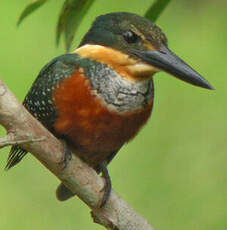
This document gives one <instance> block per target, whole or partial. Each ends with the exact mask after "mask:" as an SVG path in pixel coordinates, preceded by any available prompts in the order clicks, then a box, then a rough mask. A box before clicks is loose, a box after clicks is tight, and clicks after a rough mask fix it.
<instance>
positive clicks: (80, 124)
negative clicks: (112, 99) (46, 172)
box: [55, 107, 151, 165]
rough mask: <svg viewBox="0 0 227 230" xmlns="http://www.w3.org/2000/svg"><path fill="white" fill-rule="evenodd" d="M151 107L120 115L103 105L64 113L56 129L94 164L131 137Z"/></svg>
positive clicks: (145, 118)
mask: <svg viewBox="0 0 227 230" xmlns="http://www.w3.org/2000/svg"><path fill="white" fill-rule="evenodd" d="M150 112H151V109H150V107H148V108H147V109H145V110H144V111H138V112H135V113H132V114H128V115H123V114H116V113H114V112H109V111H108V110H106V109H103V110H100V111H99V112H98V113H96V114H95V113H94V111H93V110H92V109H89V110H87V111H83V112H81V113H80V112H78V114H77V115H76V116H75V117H74V118H73V119H69V118H67V117H64V119H63V118H61V119H59V121H58V122H57V123H56V126H55V128H56V131H57V133H60V134H62V135H64V136H65V137H67V139H68V140H69V141H70V143H71V144H72V146H73V148H74V149H75V152H76V153H77V154H78V155H79V156H81V158H83V159H84V160H85V161H86V162H88V163H89V164H91V165H95V164H97V163H99V162H102V161H103V160H105V159H106V158H107V157H108V156H109V154H110V153H112V152H113V151H117V150H118V149H120V147H121V146H122V145H123V144H124V143H125V142H128V141H129V140H130V139H131V138H133V137H134V136H135V135H136V134H137V132H138V131H139V129H140V128H141V127H142V125H143V124H145V122H146V121H147V119H148V118H149V115H150Z"/></svg>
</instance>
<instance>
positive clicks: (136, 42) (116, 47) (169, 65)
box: [77, 13, 213, 89]
mask: <svg viewBox="0 0 227 230" xmlns="http://www.w3.org/2000/svg"><path fill="white" fill-rule="evenodd" d="M77 52H78V53H79V54H80V55H82V56H85V57H90V58H93V59H96V60H98V61H102V62H104V63H106V64H109V65H111V66H112V67H114V68H116V69H119V71H122V72H124V73H127V74H128V75H130V76H134V77H135V78H136V79H144V78H149V77H150V76H152V75H153V74H154V73H156V72H159V71H165V72H167V73H169V74H171V75H172V76H175V77H177V78H179V79H181V80H183V81H186V82H188V83H191V84H193V85H196V86H200V87H203V88H207V89H213V88H212V86H211V85H210V84H209V83H208V82H207V81H206V80H205V79H204V78H203V77H202V76H201V75H199V74H198V73H197V72H196V71H194V70H193V69H192V68H191V67H190V66H189V65H187V64H186V63H185V62H183V61H182V60H181V59H180V58H179V57H177V56H176V55H175V54H174V53H173V52H171V51H170V50H169V48H168V44H167V38H166V36H165V34H164V33H163V32H162V31H161V29H160V28H159V27H157V26H156V25H155V24H153V23H151V22H150V21H149V20H147V19H145V18H143V17H141V16H138V15H136V14H132V13H110V14H106V15H102V16H99V17H98V18H97V19H96V20H95V21H94V23H93V25H92V27H91V28H90V30H89V31H88V32H87V34H86V35H85V36H84V38H83V40H82V42H81V44H80V46H79V49H78V51H77Z"/></svg>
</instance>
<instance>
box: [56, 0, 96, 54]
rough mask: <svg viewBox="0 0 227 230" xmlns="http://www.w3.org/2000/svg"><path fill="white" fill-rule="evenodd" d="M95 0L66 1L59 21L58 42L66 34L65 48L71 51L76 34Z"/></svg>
mask: <svg viewBox="0 0 227 230" xmlns="http://www.w3.org/2000/svg"><path fill="white" fill-rule="evenodd" d="M93 2H94V0H66V1H65V2H64V5H63V8H62V10H61V14H60V17H59V19H58V25H57V34H56V42H57V45H58V44H59V40H60V36H61V35H62V34H64V38H65V47H66V50H67V51H69V49H70V47H71V44H72V41H73V38H74V35H75V32H76V30H77V28H78V26H79V24H80V22H81V21H82V19H83V17H84V16H85V14H86V12H87V11H88V9H89V7H90V6H91V5H92V3H93Z"/></svg>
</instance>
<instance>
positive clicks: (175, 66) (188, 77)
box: [131, 46, 214, 89]
mask: <svg viewBox="0 0 227 230" xmlns="http://www.w3.org/2000/svg"><path fill="white" fill-rule="evenodd" d="M131 52H132V53H133V54H134V55H135V56H137V57H138V58H140V59H142V60H143V61H145V62H146V63H148V64H151V65H153V66H155V67H157V68H158V69H160V70H163V71H165V72H167V73H170V74H171V75H173V76H175V77H177V78H179V79H180V80H183V81H186V82H188V83H190V84H192V85H196V86H200V87H203V88H206V89H214V88H213V87H212V86H211V85H210V84H209V82H208V81H206V80H205V79H204V78H203V77H202V76H201V75H200V74H198V73H197V72H196V71H195V70H193V69H192V68H191V67H190V66H189V65H187V64H186V63H185V62H184V61H182V60H181V59H180V58H179V57H177V56H176V55H175V54H174V53H172V52H171V51H170V50H169V49H168V48H167V47H164V46H163V47H162V48H161V49H160V50H155V51H140V50H131Z"/></svg>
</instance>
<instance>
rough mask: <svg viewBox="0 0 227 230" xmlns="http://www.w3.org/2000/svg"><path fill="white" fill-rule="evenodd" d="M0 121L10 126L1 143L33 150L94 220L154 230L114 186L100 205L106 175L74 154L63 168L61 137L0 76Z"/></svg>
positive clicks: (113, 228)
mask: <svg viewBox="0 0 227 230" xmlns="http://www.w3.org/2000/svg"><path fill="white" fill-rule="evenodd" d="M0 124H1V125H2V126H4V127H5V129H6V130H7V135H6V136H5V137H2V138H0V147H4V146H7V145H12V144H20V145H21V146H22V147H23V148H24V149H26V150H27V151H29V152H30V153H32V154H33V155H34V156H35V157H36V158H37V159H38V160H39V161H40V162H41V163H42V164H43V165H44V166H45V167H47V168H48V169H49V170H50V171H51V172H52V173H53V174H54V175H55V176H56V177H58V178H59V179H60V180H61V181H62V182H63V183H64V184H65V185H66V186H67V187H68V188H69V189H70V190H71V191H72V192H73V193H75V194H76V195H77V196H78V197H79V198H80V199H81V200H83V201H84V202H85V203H86V204H87V205H88V206H89V207H90V208H91V210H92V217H93V220H94V222H96V223H99V224H101V225H103V226H104V227H106V229H108V230H153V228H152V227H151V226H150V225H149V224H148V223H147V221H146V220H145V219H143V218H142V217H141V216H139V215H138V214H137V213H136V212H135V211H134V210H133V209H132V208H131V207H129V205H128V204H127V203H126V202H125V201H123V200H122V199H121V198H120V197H119V196H118V195H117V193H116V192H114V191H113V190H112V191H111V194H110V198H109V200H108V201H107V203H106V205H105V206H104V207H103V208H99V202H100V200H101V198H102V196H103V187H104V181H103V179H102V178H101V177H99V176H98V175H97V173H96V172H95V171H94V170H93V169H92V168H90V167H89V166H88V165H87V164H85V163H84V162H83V161H81V160H80V159H79V158H78V157H77V156H75V155H73V157H72V160H71V161H70V162H69V164H68V165H67V167H66V168H64V164H63V160H62V159H63V153H62V151H63V146H62V145H61V143H60V141H59V140H58V139H56V137H54V136H53V135H52V134H51V133H50V132H48V131H47V130H46V129H45V128H44V127H43V126H42V125H41V124H40V123H39V122H38V121H37V120H36V119H35V118H34V117H33V116H32V115H30V114H29V113H28V112H27V110H26V109H25V108H24V107H23V106H22V105H21V104H20V103H19V101H18V100H17V99H16V98H15V96H14V95H13V94H12V93H11V92H10V91H9V89H8V88H7V87H6V86H5V85H4V84H3V83H2V81H1V80H0Z"/></svg>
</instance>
